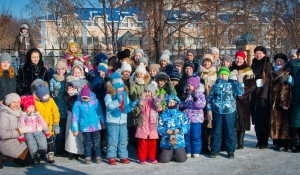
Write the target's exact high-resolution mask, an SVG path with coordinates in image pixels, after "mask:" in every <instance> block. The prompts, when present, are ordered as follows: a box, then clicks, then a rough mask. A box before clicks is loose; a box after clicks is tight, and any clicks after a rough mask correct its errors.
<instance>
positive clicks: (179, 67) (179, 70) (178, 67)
mask: <svg viewBox="0 0 300 175" xmlns="http://www.w3.org/2000/svg"><path fill="white" fill-rule="evenodd" d="M175 68H177V69H178V72H179V73H180V74H181V71H182V67H181V66H178V65H177V66H175Z"/></svg>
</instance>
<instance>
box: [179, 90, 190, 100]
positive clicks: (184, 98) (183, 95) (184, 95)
mask: <svg viewBox="0 0 300 175" xmlns="http://www.w3.org/2000/svg"><path fill="white" fill-rule="evenodd" d="M187 97H188V93H186V92H185V93H183V94H182V95H181V97H180V100H181V101H185V100H186V98H187Z"/></svg>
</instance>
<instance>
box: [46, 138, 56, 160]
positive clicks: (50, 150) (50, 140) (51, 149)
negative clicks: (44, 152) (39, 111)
mask: <svg viewBox="0 0 300 175" xmlns="http://www.w3.org/2000/svg"><path fill="white" fill-rule="evenodd" d="M47 144H48V163H54V145H53V138H52V137H50V138H47Z"/></svg>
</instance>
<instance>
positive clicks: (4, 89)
mask: <svg viewBox="0 0 300 175" xmlns="http://www.w3.org/2000/svg"><path fill="white" fill-rule="evenodd" d="M0 89H1V91H0V101H2V100H4V97H5V95H7V94H10V93H13V92H16V75H15V72H14V68H13V67H12V66H11V56H10V54H8V53H6V52H3V53H2V54H1V56H0Z"/></svg>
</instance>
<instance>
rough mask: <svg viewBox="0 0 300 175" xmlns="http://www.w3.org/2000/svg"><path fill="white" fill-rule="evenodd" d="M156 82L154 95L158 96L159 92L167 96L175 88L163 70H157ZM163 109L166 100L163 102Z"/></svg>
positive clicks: (172, 92)
mask: <svg viewBox="0 0 300 175" xmlns="http://www.w3.org/2000/svg"><path fill="white" fill-rule="evenodd" d="M156 82H157V86H158V91H157V92H156V96H159V95H160V94H163V95H164V98H166V97H167V95H171V94H175V95H177V93H176V90H175V88H174V87H173V85H172V83H171V82H170V78H169V76H168V75H167V74H166V73H164V72H159V73H158V74H157V76H156ZM162 105H163V111H164V110H165V109H166V102H163V104H162Z"/></svg>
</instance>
